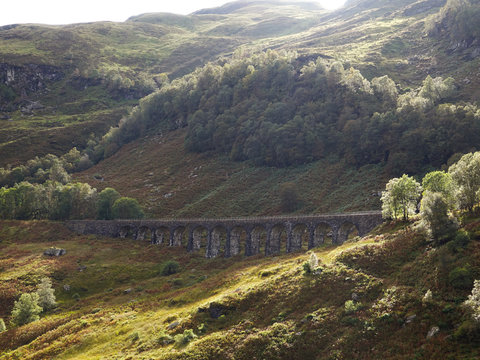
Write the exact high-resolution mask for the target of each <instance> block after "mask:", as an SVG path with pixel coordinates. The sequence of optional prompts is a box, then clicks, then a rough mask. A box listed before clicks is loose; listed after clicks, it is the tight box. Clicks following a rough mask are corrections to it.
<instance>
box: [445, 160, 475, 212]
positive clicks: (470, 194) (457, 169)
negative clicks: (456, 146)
mask: <svg viewBox="0 0 480 360" xmlns="http://www.w3.org/2000/svg"><path fill="white" fill-rule="evenodd" d="M448 172H449V173H450V174H451V175H452V179H453V181H454V184H455V187H456V189H455V190H456V195H457V201H458V206H459V208H460V209H467V210H468V211H470V212H471V211H472V210H473V207H474V206H475V204H477V203H478V201H479V195H480V192H479V190H480V152H476V153H469V154H465V155H463V156H462V157H461V159H460V160H459V161H458V162H457V163H456V164H453V165H452V166H450V168H449V169H448Z"/></svg>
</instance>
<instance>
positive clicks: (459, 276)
mask: <svg viewBox="0 0 480 360" xmlns="http://www.w3.org/2000/svg"><path fill="white" fill-rule="evenodd" d="M448 281H449V282H450V285H451V286H453V287H454V288H457V289H468V288H470V287H471V286H472V283H473V276H472V272H471V271H470V268H469V267H468V266H465V267H460V266H459V267H456V268H455V269H453V270H452V271H450V273H449V274H448Z"/></svg>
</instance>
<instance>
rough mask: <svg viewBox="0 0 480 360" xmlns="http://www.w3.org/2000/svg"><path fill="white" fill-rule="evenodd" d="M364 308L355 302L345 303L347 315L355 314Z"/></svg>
mask: <svg viewBox="0 0 480 360" xmlns="http://www.w3.org/2000/svg"><path fill="white" fill-rule="evenodd" d="M361 307H362V304H361V303H359V302H355V301H353V300H347V301H345V314H347V315H348V314H353V313H354V312H356V311H357V310H359V309H360V308H361Z"/></svg>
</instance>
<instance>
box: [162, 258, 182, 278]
mask: <svg viewBox="0 0 480 360" xmlns="http://www.w3.org/2000/svg"><path fill="white" fill-rule="evenodd" d="M179 271H180V264H179V263H178V262H176V261H174V260H169V261H167V262H166V263H165V265H164V266H163V269H162V275H163V276H169V275H173V274H176V273H178V272H179Z"/></svg>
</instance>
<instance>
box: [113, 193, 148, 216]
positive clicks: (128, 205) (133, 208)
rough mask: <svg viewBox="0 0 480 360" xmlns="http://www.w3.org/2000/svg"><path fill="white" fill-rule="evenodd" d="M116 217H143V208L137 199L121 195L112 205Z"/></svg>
mask: <svg viewBox="0 0 480 360" xmlns="http://www.w3.org/2000/svg"><path fill="white" fill-rule="evenodd" d="M112 213H113V217H114V218H115V219H142V218H143V217H144V214H143V210H142V208H141V207H140V204H139V203H138V201H137V200H136V199H132V198H129V197H121V198H118V199H117V200H115V202H114V203H113V206H112Z"/></svg>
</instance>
